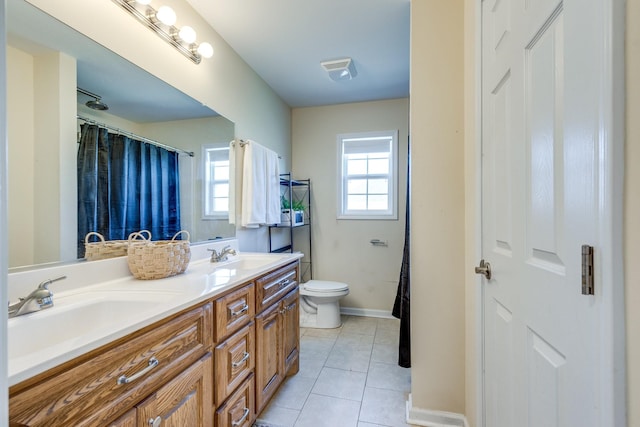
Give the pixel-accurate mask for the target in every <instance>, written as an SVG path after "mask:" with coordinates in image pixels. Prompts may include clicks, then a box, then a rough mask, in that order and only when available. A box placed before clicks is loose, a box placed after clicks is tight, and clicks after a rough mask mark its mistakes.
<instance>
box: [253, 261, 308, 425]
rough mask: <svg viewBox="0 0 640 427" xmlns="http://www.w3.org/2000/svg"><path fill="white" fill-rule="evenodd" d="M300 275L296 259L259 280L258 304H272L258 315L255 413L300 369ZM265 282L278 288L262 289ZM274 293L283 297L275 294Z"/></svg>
mask: <svg viewBox="0 0 640 427" xmlns="http://www.w3.org/2000/svg"><path fill="white" fill-rule="evenodd" d="M297 277H298V263H295V264H293V265H289V266H287V267H285V268H283V269H280V270H278V271H277V272H275V273H272V274H270V275H268V276H265V277H264V278H262V279H258V280H257V281H256V283H257V296H258V301H259V303H258V306H260V301H265V300H270V301H271V305H269V306H267V308H266V309H265V310H264V311H262V312H260V313H259V314H257V315H256V359H257V362H256V413H260V411H262V409H264V407H265V406H266V404H267V403H268V401H269V399H271V397H272V396H273V394H274V393H275V392H276V390H277V389H278V386H279V385H280V384H281V383H282V381H283V380H284V378H285V377H286V376H287V375H293V374H295V373H297V372H298V366H299V342H300V340H299V335H300V329H299V298H300V296H299V295H300V293H299V290H298V282H297ZM274 283H275V284H277V285H274ZM282 283H285V285H284V286H283V285H281V284H282ZM262 285H266V286H267V287H268V289H269V288H270V289H271V290H274V289H277V291H276V292H269V290H264V289H261V287H262ZM283 290H286V291H287V293H284V292H283ZM274 294H278V295H280V298H274V297H273V295H274ZM265 297H266V298H265Z"/></svg>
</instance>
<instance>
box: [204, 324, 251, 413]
mask: <svg viewBox="0 0 640 427" xmlns="http://www.w3.org/2000/svg"><path fill="white" fill-rule="evenodd" d="M255 331H256V328H255V324H254V323H253V322H251V323H250V324H249V325H247V326H245V327H244V328H242V329H241V330H240V331H238V332H236V333H235V334H234V335H232V336H231V337H230V338H228V339H227V340H226V341H225V342H223V343H222V344H219V345H218V346H216V350H215V359H216V362H215V365H216V369H215V378H216V389H215V399H214V401H215V404H216V406H217V405H220V404H221V403H222V402H223V401H224V400H225V399H226V398H227V396H229V395H230V394H231V392H233V390H235V389H236V387H238V385H240V383H241V382H242V381H243V380H244V379H245V378H247V376H248V375H249V374H251V372H252V371H253V368H254V367H255V365H256V354H255V348H256V347H255V334H256V332H255Z"/></svg>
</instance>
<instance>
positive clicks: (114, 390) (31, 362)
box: [9, 254, 300, 427]
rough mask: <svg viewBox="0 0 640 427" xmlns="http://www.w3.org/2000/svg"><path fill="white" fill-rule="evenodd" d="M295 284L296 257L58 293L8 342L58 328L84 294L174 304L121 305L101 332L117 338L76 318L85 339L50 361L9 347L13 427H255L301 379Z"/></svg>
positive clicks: (242, 261) (248, 260)
mask: <svg viewBox="0 0 640 427" xmlns="http://www.w3.org/2000/svg"><path fill="white" fill-rule="evenodd" d="M100 262H102V261H98V262H97V263H100ZM96 266H98V265H97V264H96ZM299 274H300V271H299V256H298V255H296V254H279V255H270V254H259V255H258V254H255V255H254V256H251V255H244V254H240V255H238V256H237V257H233V259H232V260H231V262H228V263H220V265H215V264H211V263H209V262H208V260H206V259H205V260H200V261H197V262H192V264H191V265H190V266H189V269H188V270H187V272H186V273H185V274H183V275H179V276H175V277H173V278H167V279H162V280H158V281H149V282H145V281H136V280H134V279H132V278H122V279H118V280H112V281H109V282H107V283H104V284H99V285H96V286H94V287H91V286H90V287H88V288H87V287H83V289H82V291H81V292H80V290H78V289H74V290H69V291H63V292H60V293H59V294H56V295H55V296H54V307H53V308H51V309H48V310H47V312H42V313H33V314H30V315H27V316H22V317H23V319H19V318H16V319H11V321H13V320H17V322H15V323H12V322H10V325H9V334H10V336H11V335H12V331H11V327H12V326H15V327H16V328H18V329H17V331H21V330H20V328H21V327H22V325H21V324H20V322H22V321H24V322H23V323H25V324H27V323H35V322H42V323H41V325H39V326H41V327H44V328H48V327H50V328H55V327H56V326H57V324H56V322H57V321H58V320H57V319H58V318H61V317H60V316H64V314H63V313H64V312H65V311H66V312H69V313H73V312H74V307H78V305H74V304H77V301H76V300H78V299H79V298H81V297H79V296H78V293H79V294H81V295H84V296H85V297H87V298H93V299H96V298H98V299H99V298H103V299H102V301H109V302H110V303H113V302H114V301H111V300H109V297H108V295H110V294H109V292H111V291H113V293H114V294H117V295H118V296H122V294H124V296H125V298H126V296H127V295H131V296H132V297H133V298H132V301H134V304H133V306H135V302H136V301H137V300H136V298H137V297H139V294H140V293H141V292H142V293H143V294H144V292H147V294H146V295H155V294H163V293H165V294H167V295H168V296H167V297H166V298H164V299H162V298H160V299H159V300H156V301H155V303H154V304H149V305H148V307H149V308H148V309H147V308H146V307H147V305H145V304H143V303H141V304H140V307H141V311H142V312H144V313H146V315H128V314H127V313H126V311H119V309H118V308H117V304H118V301H117V300H116V301H115V305H112V307H113V315H112V316H111V321H107V322H106V323H107V324H109V323H111V324H113V325H114V326H113V328H114V329H116V330H115V331H114V330H110V331H106V328H104V326H105V325H104V324H103V321H104V320H103V319H100V318H97V315H96V319H95V322H93V321H92V319H91V317H88V318H83V317H82V314H78V315H77V316H76V322H78V323H84V322H87V323H89V326H88V327H87V325H83V326H81V325H77V328H76V326H74V324H73V323H72V324H67V327H68V328H70V329H72V330H73V329H78V330H79V331H82V332H79V333H78V336H77V337H71V338H69V339H66V341H65V342H64V343H62V344H60V343H56V345H52V346H48V348H49V349H50V350H51V359H53V362H51V361H50V360H45V359H46V358H42V357H40V356H37V354H38V352H39V351H40V350H38V349H34V350H32V351H31V353H29V352H28V351H27V350H25V349H22V350H20V349H15V348H14V349H13V350H12V349H11V339H10V349H9V353H10V358H9V359H10V362H9V365H10V369H9V370H10V382H11V384H10V389H9V394H10V399H9V413H10V420H11V422H12V423H13V424H12V425H16V426H20V425H24V426H48V427H50V426H71V425H73V426H119V427H130V426H131V427H132V426H153V427H157V426H162V425H174V426H176V425H179V426H213V425H215V426H217V427H224V426H229V427H232V426H233V427H237V426H247V427H248V426H251V425H253V422H254V420H255V419H256V416H257V414H259V412H260V411H261V410H262V409H263V408H264V407H265V405H266V404H267V402H268V401H269V399H270V398H271V397H272V396H273V394H274V392H275V391H276V389H277V388H278V386H279V385H280V383H281V382H282V381H283V380H284V378H285V377H286V376H287V375H292V374H294V373H296V372H297V371H298V363H299V362H298V358H299V311H298V310H299V308H298V302H299V296H298V281H299ZM181 289H182V290H183V291H184V292H180V291H181ZM65 294H68V295H65ZM105 294H106V295H107V296H105ZM56 298H57V299H58V300H60V303H59V307H56V306H55V303H57V301H56ZM65 298H67V299H69V301H73V302H72V303H67V302H65ZM104 298H106V299H104ZM125 300H126V299H123V301H125ZM142 300H143V299H141V301H142ZM152 300H153V299H152ZM86 304H91V300H90V301H87V302H86ZM105 304H106V303H105ZM128 306H129V305H127V304H122V307H125V308H122V310H126V307H128ZM154 306H155V307H156V308H155V309H153V308H152V307H154ZM69 307H71V308H69ZM98 307H101V306H100V305H95V307H94V308H95V309H96V310H95V312H96V313H97V311H98V310H99V308H98ZM56 309H58V310H60V312H59V313H54V311H55V310H56ZM107 312H108V310H107ZM132 312H133V311H132ZM78 313H80V312H78ZM38 316H41V319H38ZM29 317H30V318H29ZM47 317H49V318H50V320H49V321H48V320H47ZM107 317H109V315H108V314H107ZM127 318H129V319H130V320H127ZM92 323H93V324H94V326H95V328H94V329H93V330H92V327H91V324H92ZM60 325H62V323H61V324H60ZM25 328H27V326H25ZM25 331H26V329H25ZM105 331H106V332H105ZM50 333H51V334H52V335H55V333H56V331H55V330H51V331H50ZM62 335H64V334H62ZM65 336H66V335H65ZM21 339H23V340H30V339H32V338H31V337H29V336H28V335H27V336H23V337H22V338H21ZM74 343H75V344H74ZM60 345H62V346H63V347H64V349H63V350H61V351H58V350H59V349H57V348H56V346H60ZM16 346H18V345H17V344H16ZM28 347H29V345H27V349H28ZM41 351H42V352H44V353H46V352H47V348H44V349H41ZM56 351H58V353H57V354H56ZM21 352H22V353H24V354H20V353H21Z"/></svg>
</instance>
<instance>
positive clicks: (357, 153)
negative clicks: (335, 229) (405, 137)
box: [338, 131, 398, 219]
mask: <svg viewBox="0 0 640 427" xmlns="http://www.w3.org/2000/svg"><path fill="white" fill-rule="evenodd" d="M397 153H398V131H386V132H368V133H358V134H343V135H338V171H339V179H338V187H339V188H338V218H339V219H398V212H397V208H396V206H397V191H396V186H397V184H396V183H397V175H398V172H397V163H398V159H397V157H398V154H397Z"/></svg>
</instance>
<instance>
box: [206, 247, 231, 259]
mask: <svg viewBox="0 0 640 427" xmlns="http://www.w3.org/2000/svg"><path fill="white" fill-rule="evenodd" d="M208 250H209V251H211V262H222V261H226V260H227V259H229V257H228V255H229V254H231V255H235V254H236V251H235V250H234V249H231V246H225V247H224V248H222V250H221V251H220V253H218V251H216V250H215V249H208Z"/></svg>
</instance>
